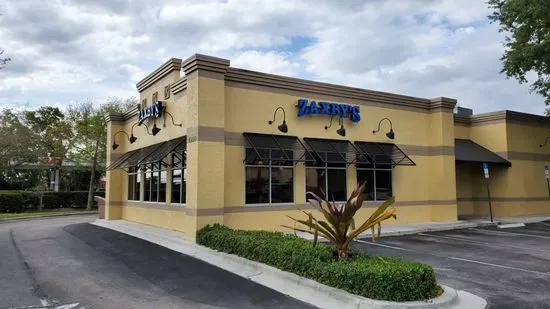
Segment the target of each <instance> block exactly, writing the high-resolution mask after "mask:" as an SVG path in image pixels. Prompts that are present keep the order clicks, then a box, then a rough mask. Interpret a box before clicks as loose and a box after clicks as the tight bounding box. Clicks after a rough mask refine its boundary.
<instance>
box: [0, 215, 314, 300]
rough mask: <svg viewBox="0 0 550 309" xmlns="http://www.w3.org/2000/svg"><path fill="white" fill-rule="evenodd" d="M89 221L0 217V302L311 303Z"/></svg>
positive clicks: (90, 219)
mask: <svg viewBox="0 0 550 309" xmlns="http://www.w3.org/2000/svg"><path fill="white" fill-rule="evenodd" d="M93 219H95V218H94V217H90V216H88V217H64V218H55V219H54V218H49V219H43V220H31V221H20V222H16V223H1V224H0V278H2V279H1V280H0V308H1V309H6V308H30V307H31V306H32V308H34V309H36V308H42V307H44V308H45V307H46V306H47V307H48V308H64V309H65V308H66V309H68V308H71V309H75V308H102V309H111V308H112V309H124V308H144V309H145V308H147V309H150V308H163V309H164V308H178V309H180V308H205V309H217V308H281V309H283V308H289V309H290V308H311V307H310V306H308V305H306V304H304V303H302V302H299V301H297V300H295V299H293V298H290V297H287V296H285V295H282V294H280V293H277V292H275V291H273V290H271V289H268V288H266V287H263V286H261V285H258V284H256V283H254V282H251V281H249V280H246V279H243V278H241V277H238V276H236V275H234V274H232V273H228V272H226V271H223V270H221V269H219V268H216V267H213V266H211V265H208V264H206V263H204V262H202V261H198V260H196V259H194V258H191V257H188V256H185V255H182V254H180V253H178V252H174V251H171V250H169V249H166V248H164V247H160V246H158V245H155V244H151V243H148V242H146V241H143V240H140V239H137V238H134V237H131V236H128V235H125V234H121V233H118V232H115V231H112V230H108V229H103V228H100V227H97V226H94V225H91V224H88V223H86V222H89V221H92V220H93Z"/></svg>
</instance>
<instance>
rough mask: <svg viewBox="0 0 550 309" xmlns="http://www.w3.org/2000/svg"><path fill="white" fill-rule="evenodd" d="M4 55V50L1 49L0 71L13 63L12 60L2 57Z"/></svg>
mask: <svg viewBox="0 0 550 309" xmlns="http://www.w3.org/2000/svg"><path fill="white" fill-rule="evenodd" d="M3 54H4V50H3V49H1V48H0V70H2V69H3V68H4V66H6V64H7V63H8V62H10V61H11V58H9V57H4V56H2V55H3Z"/></svg>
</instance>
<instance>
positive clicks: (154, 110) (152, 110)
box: [138, 101, 163, 123]
mask: <svg viewBox="0 0 550 309" xmlns="http://www.w3.org/2000/svg"><path fill="white" fill-rule="evenodd" d="M162 108H163V106H162V102H161V101H157V102H156V103H154V104H152V105H149V106H147V107H145V108H144V109H140V110H139V111H138V117H139V122H140V123H141V122H143V121H144V120H145V119H147V118H159V117H160V116H161V113H162Z"/></svg>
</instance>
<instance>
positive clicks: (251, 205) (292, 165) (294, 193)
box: [243, 146, 296, 207]
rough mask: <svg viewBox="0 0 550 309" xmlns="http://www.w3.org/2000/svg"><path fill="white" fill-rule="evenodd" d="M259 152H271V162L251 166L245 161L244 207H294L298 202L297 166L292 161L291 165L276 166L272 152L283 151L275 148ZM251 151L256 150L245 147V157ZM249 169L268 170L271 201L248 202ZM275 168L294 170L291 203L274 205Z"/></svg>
mask: <svg viewBox="0 0 550 309" xmlns="http://www.w3.org/2000/svg"><path fill="white" fill-rule="evenodd" d="M257 149H258V150H262V151H263V150H267V151H268V152H269V160H267V164H265V163H264V164H251V163H247V162H246V160H245V161H244V164H243V168H244V179H243V183H244V190H243V194H244V196H243V198H244V206H246V207H256V206H269V205H279V206H284V205H294V204H295V201H296V164H294V162H293V161H291V164H290V165H276V164H272V163H273V162H272V161H274V160H271V152H272V151H281V149H273V148H257ZM250 150H254V148H253V147H247V146H245V147H244V151H245V157H246V154H247V153H248V151H250ZM283 151H292V152H294V150H292V149H283ZM249 167H258V168H267V170H268V174H267V177H268V179H269V185H268V188H269V191H268V196H269V201H268V202H267V203H247V202H246V176H247V168H249ZM275 168H283V169H292V201H291V202H280V203H273V202H272V200H273V197H272V193H273V188H272V171H271V170H272V169H275Z"/></svg>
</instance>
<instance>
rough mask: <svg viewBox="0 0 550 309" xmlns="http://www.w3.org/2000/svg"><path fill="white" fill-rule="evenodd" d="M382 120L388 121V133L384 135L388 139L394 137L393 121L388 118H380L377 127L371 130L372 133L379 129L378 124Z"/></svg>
mask: <svg viewBox="0 0 550 309" xmlns="http://www.w3.org/2000/svg"><path fill="white" fill-rule="evenodd" d="M384 120H387V121H388V122H389V123H390V131H389V132H388V133H386V137H387V138H389V139H394V138H395V132H394V131H393V123H392V122H391V120H390V119H389V118H382V119H380V121H379V122H378V129H376V130H373V131H372V134H376V133H378V132H379V131H380V124H381V123H382V121H384Z"/></svg>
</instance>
